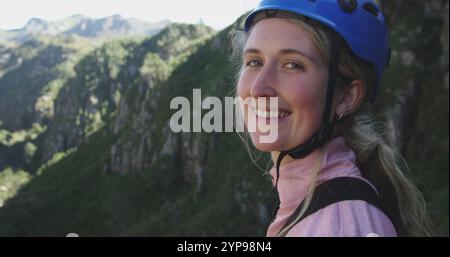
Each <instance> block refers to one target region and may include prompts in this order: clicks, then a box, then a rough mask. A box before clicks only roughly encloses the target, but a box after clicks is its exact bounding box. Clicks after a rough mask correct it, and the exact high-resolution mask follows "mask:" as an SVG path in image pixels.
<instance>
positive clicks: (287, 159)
mask: <svg viewBox="0 0 450 257" xmlns="http://www.w3.org/2000/svg"><path fill="white" fill-rule="evenodd" d="M280 153H281V152H279V151H272V152H270V155H271V156H272V162H273V163H274V165H275V164H276V163H277V160H278V156H280ZM293 160H295V159H293V158H292V157H291V156H289V155H286V156H284V157H283V160H281V164H280V165H284V164H286V163H290V162H292V161H293Z"/></svg>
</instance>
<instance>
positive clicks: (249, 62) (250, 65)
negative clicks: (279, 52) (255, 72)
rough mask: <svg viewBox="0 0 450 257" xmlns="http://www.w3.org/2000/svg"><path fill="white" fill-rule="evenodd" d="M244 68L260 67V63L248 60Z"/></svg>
mask: <svg viewBox="0 0 450 257" xmlns="http://www.w3.org/2000/svg"><path fill="white" fill-rule="evenodd" d="M245 66H248V67H258V66H261V62H260V61H258V60H250V61H248V62H247V63H246V64H245Z"/></svg>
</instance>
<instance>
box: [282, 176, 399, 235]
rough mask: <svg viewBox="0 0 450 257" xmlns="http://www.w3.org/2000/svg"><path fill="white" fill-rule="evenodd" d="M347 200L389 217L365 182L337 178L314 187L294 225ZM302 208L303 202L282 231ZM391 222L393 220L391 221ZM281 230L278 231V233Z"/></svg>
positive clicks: (374, 192) (350, 178)
mask: <svg viewBox="0 0 450 257" xmlns="http://www.w3.org/2000/svg"><path fill="white" fill-rule="evenodd" d="M347 200H362V201H365V202H367V203H369V204H372V205H374V206H375V207H377V208H379V209H380V210H381V211H383V212H384V213H385V214H386V215H387V216H388V217H390V216H389V215H388V212H387V211H386V210H385V208H384V207H383V205H382V204H381V201H380V199H379V197H378V194H377V192H376V191H375V190H374V189H373V188H372V186H370V185H369V184H368V183H367V182H365V181H363V180H362V179H358V178H352V177H338V178H333V179H330V180H328V181H325V182H323V183H322V184H320V185H318V186H317V187H316V189H315V191H314V194H313V197H312V199H311V203H310V205H309V207H308V208H307V209H306V212H305V213H304V214H303V216H302V217H301V218H300V219H299V220H298V221H297V222H296V223H298V222H300V221H301V220H303V219H305V218H306V217H308V216H309V215H311V214H313V213H315V212H317V211H318V210H320V209H322V208H325V207H327V206H328V205H331V204H333V203H337V202H341V201H347ZM302 207H303V202H302V203H301V204H300V205H299V206H298V207H297V209H296V210H295V212H294V213H292V215H291V216H290V217H289V219H288V221H287V222H286V223H285V224H284V226H283V227H282V229H284V228H285V227H287V226H288V225H289V224H291V223H292V222H293V221H294V220H295V218H296V217H298V215H299V213H300V210H301V209H302ZM391 221H393V220H392V219H391ZM282 229H280V231H281V230H282Z"/></svg>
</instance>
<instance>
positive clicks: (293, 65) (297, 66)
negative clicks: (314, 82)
mask: <svg viewBox="0 0 450 257" xmlns="http://www.w3.org/2000/svg"><path fill="white" fill-rule="evenodd" d="M284 66H285V67H286V68H288V69H304V68H303V66H302V65H301V64H298V63H295V62H288V63H286V64H285V65H284Z"/></svg>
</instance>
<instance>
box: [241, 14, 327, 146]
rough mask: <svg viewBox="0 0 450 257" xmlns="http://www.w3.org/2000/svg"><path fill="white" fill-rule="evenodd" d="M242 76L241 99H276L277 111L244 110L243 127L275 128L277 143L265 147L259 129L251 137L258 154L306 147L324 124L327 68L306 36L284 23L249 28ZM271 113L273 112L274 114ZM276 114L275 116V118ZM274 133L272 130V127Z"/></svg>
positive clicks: (263, 22) (267, 21)
mask: <svg viewBox="0 0 450 257" xmlns="http://www.w3.org/2000/svg"><path fill="white" fill-rule="evenodd" d="M243 65H244V67H243V70H242V72H241V74H240V77H239V82H238V86H237V87H238V95H239V96H240V97H242V98H244V99H245V98H250V99H261V98H263V99H268V98H269V97H277V98H278V108H277V109H276V110H275V109H274V108H273V106H269V105H270V104H268V106H265V107H263V106H262V105H259V104H258V103H259V102H258V101H260V100H258V101H256V103H257V104H256V106H253V107H252V106H247V105H244V107H243V112H244V117H245V118H244V122H245V124H246V126H247V128H248V126H249V122H250V119H255V120H256V123H257V124H261V122H264V123H267V122H268V121H269V118H267V117H269V113H268V112H266V111H269V110H270V111H272V115H270V117H271V118H270V122H271V124H273V123H272V122H278V137H277V139H276V140H275V141H274V142H272V143H265V142H264V141H262V140H261V136H265V135H267V133H264V132H263V131H264V130H263V131H261V130H260V129H256V131H255V132H250V135H251V138H252V142H253V144H254V145H255V147H256V148H258V149H259V150H261V151H280V150H288V149H290V148H293V147H296V146H297V145H299V144H301V143H304V142H305V141H306V140H308V139H309V138H310V137H311V136H312V135H313V133H314V132H316V131H317V130H318V129H319V127H320V125H321V120H322V113H323V109H324V105H325V104H324V102H325V93H326V92H325V89H326V85H327V81H328V66H327V65H326V64H325V63H324V61H323V60H322V58H321V55H320V52H319V50H318V49H317V48H316V46H315V45H314V44H313V41H312V39H311V38H310V36H309V34H308V33H307V32H305V31H304V30H302V29H301V27H300V26H299V25H296V24H294V23H292V22H289V21H287V20H285V19H279V18H270V19H264V20H261V21H259V22H258V23H256V24H255V26H254V27H253V29H252V31H251V33H250V35H249V38H248V41H247V43H246V45H245V47H244V55H243ZM274 111H275V112H274ZM274 114H275V115H274ZM271 127H272V125H271Z"/></svg>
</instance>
